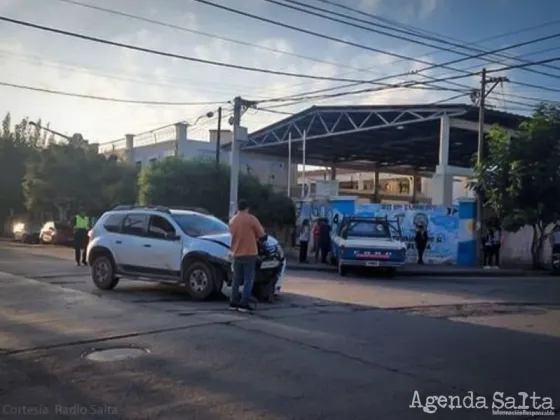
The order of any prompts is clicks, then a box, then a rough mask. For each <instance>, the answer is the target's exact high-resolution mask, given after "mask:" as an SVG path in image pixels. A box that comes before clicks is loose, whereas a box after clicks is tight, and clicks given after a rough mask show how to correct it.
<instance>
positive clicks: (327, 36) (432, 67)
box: [195, 0, 560, 94]
mask: <svg viewBox="0 0 560 420" xmlns="http://www.w3.org/2000/svg"><path fill="white" fill-rule="evenodd" d="M195 1H197V2H199V3H203V4H206V5H209V6H212V7H216V8H219V9H222V10H226V11H228V12H231V13H235V14H239V15H242V16H246V17H249V18H252V19H256V20H259V21H262V22H266V23H270V24H272V25H276V26H281V27H284V28H287V29H292V30H294V31H297V32H302V33H306V34H310V35H313V36H318V37H320V38H325V39H328V40H331V41H335V42H339V43H342V44H348V45H352V46H356V47H358V48H364V49H368V50H371V51H375V52H380V53H387V52H385V51H383V50H378V49H375V48H371V47H366V46H364V45H360V44H356V43H353V42H349V41H344V40H340V39H338V38H335V37H331V36H329V35H324V34H320V33H318V32H313V31H309V30H307V29H302V28H298V27H295V26H292V25H288V24H285V23H283V22H278V21H275V20H272V19H268V18H264V17H262V16H257V15H254V14H251V13H247V12H244V11H241V10H238V9H233V8H230V7H227V6H223V5H220V4H216V3H213V2H211V1H208V0H195ZM557 37H560V33H557V34H554V35H549V36H546V37H541V38H538V39H536V40H531V41H526V42H522V43H518V44H515V45H512V46H509V47H504V48H499V49H497V50H494V51H489V52H482V53H479V54H476V55H473V56H468V57H464V58H460V59H456V60H452V61H449V62H446V63H440V64H431V63H429V62H425V61H424V63H428V64H430V65H429V66H428V67H425V68H423V69H420V70H417V71H414V72H412V73H413V74H418V73H421V72H425V71H428V70H431V69H435V68H449V67H448V66H449V65H451V64H456V63H460V62H463V61H466V60H471V59H475V58H480V57H484V56H486V55H491V54H495V53H497V52H502V51H506V50H508V49H512V48H518V47H521V46H525V45H530V44H533V43H536V42H541V41H545V40H549V39H553V38H557ZM387 54H388V55H393V56H396V57H401V58H403V59H409V60H412V61H419V60H416V59H413V58H410V57H406V56H402V55H400V54H393V53H387ZM420 62H422V61H421V60H420ZM451 69H452V70H453V71H459V72H460V71H461V70H458V69H454V68H451ZM409 74H410V72H406V73H402V74H399V75H394V76H387V77H383V78H381V79H373V80H371V82H375V83H377V82H381V81H383V80H387V79H391V78H396V77H401V76H407V75H409ZM359 84H360V83H357V84H354V83H350V84H347V85H342V86H338V87H331V88H325V89H320V90H317V91H312V92H307V94H311V93H319V92H328V91H332V90H337V89H342V88H346V87H350V86H356V85H359Z"/></svg>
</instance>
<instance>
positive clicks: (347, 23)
mask: <svg viewBox="0 0 560 420" xmlns="http://www.w3.org/2000/svg"><path fill="white" fill-rule="evenodd" d="M262 1H266V2H269V3H273V4H276V5H279V6H282V7H286V8H289V9H292V10H298V11H300V12H302V13H306V14H310V15H313V16H318V17H321V18H323V19H326V20H330V21H332V22H338V23H342V24H344V25H347V26H350V27H353V28H358V29H363V30H365V31H368V32H374V33H378V34H381V35H384V36H388V37H391V38H395V39H400V40H404V41H407V42H411V43H414V44H418V45H423V46H426V47H431V48H436V49H439V50H441V51H446V52H450V53H453V54H457V55H461V56H463V57H467V56H469V54H468V53H465V52H462V51H457V48H461V49H467V50H471V51H473V50H474V51H476V52H480V51H484V50H480V49H477V48H472V47H468V46H465V45H461V44H458V43H454V42H448V41H445V40H440V39H437V38H434V37H425V36H422V38H427V39H431V40H435V41H436V42H439V43H442V44H445V45H450V46H452V47H454V48H449V47H442V46H438V45H434V44H430V43H427V42H424V41H419V40H417V39H412V38H410V37H406V36H402V35H395V34H392V33H389V32H386V31H381V30H379V29H374V28H371V27H367V26H363V25H358V24H356V23H353V22H348V21H345V20H341V19H337V18H333V17H331V16H328V15H325V14H321V13H316V12H314V11H313V10H319V11H324V12H327V13H331V14H333V15H335V16H341V17H344V18H346V19H351V20H352V21H357V22H363V23H366V24H367V25H371V26H380V27H382V28H388V29H390V30H393V31H397V32H404V33H407V32H406V31H401V30H397V29H393V28H390V27H388V26H385V25H379V24H376V23H373V22H370V21H367V20H364V19H358V18H355V17H353V16H350V15H346V14H343V13H337V12H333V11H330V10H328V9H323V8H319V7H315V6H311V5H308V4H305V3H301V2H299V1H297V0H284V1H286V2H288V3H292V4H297V5H301V6H304V7H307V8H308V9H312V10H306V9H304V8H301V7H296V6H291V5H290V4H284V3H281V2H279V1H277V0H262ZM414 36H419V35H414ZM482 59H483V60H485V61H487V62H494V61H498V62H499V63H501V64H503V61H499V60H492V59H490V58H487V57H484V58H482ZM514 60H515V59H514ZM516 61H522V60H516ZM421 63H422V64H427V63H428V64H429V62H426V61H422V62H421ZM554 68H555V69H556V70H560V68H556V67H554ZM449 69H450V70H454V71H459V70H455V69H453V68H449ZM524 70H525V71H528V72H531V73H537V74H541V75H544V76H547V77H551V78H554V79H560V75H558V74H551V73H546V72H541V71H538V70H534V69H524Z"/></svg>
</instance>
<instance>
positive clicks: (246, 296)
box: [229, 200, 266, 312]
mask: <svg viewBox="0 0 560 420" xmlns="http://www.w3.org/2000/svg"><path fill="white" fill-rule="evenodd" d="M237 209H238V210H237V213H236V214H235V216H233V217H232V218H231V220H230V221H229V229H230V232H231V254H232V257H233V282H232V283H233V284H232V286H231V301H230V304H229V307H230V309H234V310H240V311H245V312H252V311H253V310H254V308H253V306H251V304H250V299H251V295H252V293H253V283H254V281H255V268H256V265H257V259H258V255H259V251H258V247H257V241H259V240H262V239H264V238H265V237H266V233H265V231H264V229H263V227H262V226H261V223H260V222H259V220H258V219H257V218H256V217H255V216H253V215H252V214H251V213H249V205H248V204H247V202H246V201H245V200H239V203H238V204H237ZM242 282H243V295H242V296H241V298H240V297H239V287H240V285H241V283H242Z"/></svg>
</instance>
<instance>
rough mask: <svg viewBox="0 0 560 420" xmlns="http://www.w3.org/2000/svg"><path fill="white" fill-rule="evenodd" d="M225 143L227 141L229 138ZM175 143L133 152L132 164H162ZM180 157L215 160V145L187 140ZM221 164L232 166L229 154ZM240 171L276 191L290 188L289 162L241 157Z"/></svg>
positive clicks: (251, 155)
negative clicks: (254, 177)
mask: <svg viewBox="0 0 560 420" xmlns="http://www.w3.org/2000/svg"><path fill="white" fill-rule="evenodd" d="M222 137H225V139H224V140H226V142H227V141H228V139H227V136H224V133H222ZM175 145H176V142H175V141H174V140H169V141H163V142H160V143H154V144H148V145H145V146H139V147H135V148H133V149H132V159H131V160H132V162H134V163H136V164H137V165H138V166H141V167H145V166H147V165H149V164H150V163H151V162H152V161H154V160H156V161H157V160H161V159H164V158H166V157H168V156H174V155H175ZM179 154H180V156H181V157H183V158H184V159H192V158H196V157H199V158H208V159H215V158H216V142H215V141H201V140H184V141H182V142H180V143H179ZM220 162H222V163H225V164H229V162H230V152H229V151H224V150H221V151H220ZM239 169H240V171H241V172H242V173H250V174H252V175H254V176H256V177H257V178H258V179H259V180H260V181H261V182H262V183H267V184H271V185H272V186H273V187H274V188H275V189H276V190H279V191H285V190H287V187H288V159H287V158H282V157H275V156H266V155H260V154H257V153H245V152H241V154H240V168H239ZM292 184H293V185H297V165H292Z"/></svg>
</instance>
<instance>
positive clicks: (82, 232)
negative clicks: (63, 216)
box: [73, 209, 90, 266]
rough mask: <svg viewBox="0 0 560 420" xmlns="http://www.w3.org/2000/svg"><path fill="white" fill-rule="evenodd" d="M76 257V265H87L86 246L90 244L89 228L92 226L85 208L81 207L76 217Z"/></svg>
mask: <svg viewBox="0 0 560 420" xmlns="http://www.w3.org/2000/svg"><path fill="white" fill-rule="evenodd" d="M73 225H74V226H73V227H74V257H75V259H76V265H77V266H80V264H83V265H87V261H86V248H87V246H88V239H89V238H88V230H89V228H90V223H89V217H88V216H87V215H86V213H85V211H84V209H80V211H79V212H78V214H77V215H76V216H75V217H74V224H73Z"/></svg>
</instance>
